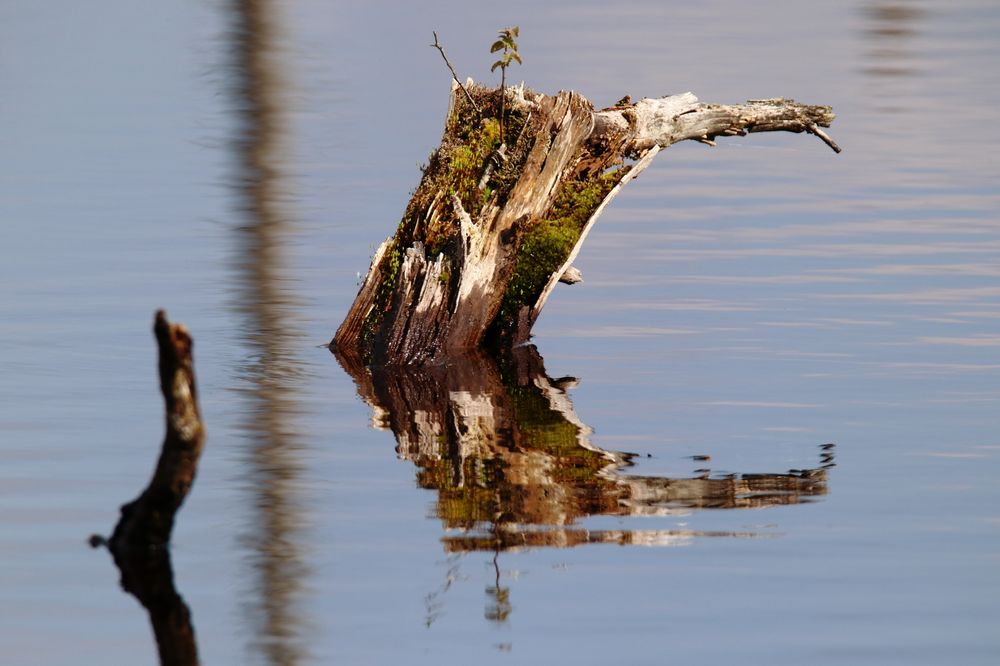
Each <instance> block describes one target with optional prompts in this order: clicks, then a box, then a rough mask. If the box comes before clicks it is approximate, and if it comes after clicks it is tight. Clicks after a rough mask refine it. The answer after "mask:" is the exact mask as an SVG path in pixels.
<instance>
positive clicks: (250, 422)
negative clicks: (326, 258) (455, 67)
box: [231, 0, 305, 664]
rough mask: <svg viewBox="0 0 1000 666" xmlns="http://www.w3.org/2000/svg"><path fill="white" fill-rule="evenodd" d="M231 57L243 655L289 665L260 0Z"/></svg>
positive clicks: (283, 377) (274, 79) (289, 582)
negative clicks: (247, 583)
mask: <svg viewBox="0 0 1000 666" xmlns="http://www.w3.org/2000/svg"><path fill="white" fill-rule="evenodd" d="M231 7H232V52H233V61H234V67H233V69H234V85H233V90H234V95H233V105H234V113H235V115H236V116H237V118H238V121H239V128H240V129H239V133H238V135H237V137H236V140H235V142H234V148H235V153H236V157H237V164H238V172H237V180H236V183H235V189H236V191H237V205H238V207H239V211H240V214H241V216H242V218H243V221H244V222H243V224H242V225H240V227H239V228H238V229H237V232H238V245H237V257H236V262H235V263H236V268H237V276H238V283H239V290H238V296H237V302H236V304H235V307H236V309H237V310H238V311H239V312H240V313H241V314H242V315H243V321H244V322H245V326H246V328H245V344H247V345H249V351H248V353H247V355H246V357H245V361H244V364H243V366H242V367H241V369H240V372H241V375H242V376H241V377H240V380H241V382H240V384H241V386H242V387H243V389H244V390H245V391H246V395H245V400H246V408H245V413H246V415H247V416H246V419H245V421H244V424H243V427H244V428H245V430H246V436H247V440H248V443H249V445H250V446H249V449H248V458H247V459H248V462H249V466H248V467H249V471H250V475H249V479H247V484H248V485H247V487H248V489H249V490H250V491H251V492H252V493H253V498H252V505H253V509H254V524H253V525H252V527H251V528H250V529H248V530H247V533H245V534H244V544H243V545H244V546H245V547H247V548H249V550H250V553H251V555H250V561H251V563H252V567H253V580H254V589H253V593H252V598H251V600H250V601H249V602H248V603H247V607H248V608H247V610H248V611H249V613H250V616H251V626H252V629H251V632H250V633H251V635H252V636H253V639H252V644H251V645H250V649H251V650H252V651H253V652H255V653H258V658H260V659H262V660H263V661H264V662H266V663H269V664H295V663H297V662H299V661H300V660H301V659H302V657H303V656H304V654H303V648H302V646H301V636H300V633H301V619H300V618H299V617H298V615H297V612H296V602H297V597H298V595H299V593H300V590H301V581H302V578H303V575H304V573H305V572H304V570H303V569H304V567H303V564H302V557H301V554H300V545H299V532H300V530H301V524H300V519H299V516H300V507H299V505H298V501H297V499H296V488H297V485H298V479H299V477H300V476H301V473H302V465H301V460H300V457H299V453H298V448H299V444H298V441H297V440H298V438H297V435H296V433H295V431H294V430H293V428H292V426H291V424H292V422H293V421H294V418H295V416H296V414H297V411H298V409H297V397H296V391H295V388H294V387H295V386H296V382H297V379H296V378H297V377H298V376H299V375H300V374H301V373H300V372H299V367H298V363H297V361H296V359H295V358H294V354H293V351H292V350H293V349H294V347H295V345H294V341H293V338H294V337H295V335H294V331H293V330H292V328H291V326H292V324H291V321H290V319H291V315H292V314H293V309H294V306H295V304H294V302H293V301H292V300H291V299H290V298H289V296H288V294H287V291H286V290H285V289H284V288H283V284H282V280H283V271H284V263H285V262H284V256H283V253H282V249H283V245H284V240H285V238H286V237H287V235H288V233H289V230H288V224H287V215H286V214H285V213H284V212H283V211H282V206H281V204H282V200H283V199H287V194H286V191H285V190H284V183H283V182H282V173H281V164H282V145H281V138H282V134H283V130H284V128H283V122H282V120H283V119H282V112H283V109H282V106H281V103H282V99H283V95H282V92H283V86H282V84H283V80H282V75H281V71H280V66H279V65H280V63H279V62H278V60H277V58H276V57H275V55H274V50H275V46H276V32H277V28H276V26H277V23H276V18H277V17H276V13H277V12H276V11H275V10H274V7H273V5H272V3H271V2H269V1H268V0H234V2H233V3H232V5H231Z"/></svg>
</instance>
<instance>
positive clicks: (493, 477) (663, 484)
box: [338, 346, 833, 608]
mask: <svg viewBox="0 0 1000 666" xmlns="http://www.w3.org/2000/svg"><path fill="white" fill-rule="evenodd" d="M338 358H339V360H340V361H341V363H342V364H343V365H344V367H345V368H346V369H347V370H348V372H349V373H350V374H351V375H352V376H353V377H354V379H355V381H356V382H357V384H358V390H359V393H360V394H361V396H362V397H363V398H364V399H365V400H366V401H367V402H368V403H369V404H370V405H372V407H373V409H374V411H375V417H374V418H375V421H376V423H375V424H376V426H379V427H386V428H389V429H391V430H392V431H393V433H394V434H395V436H396V441H397V443H398V446H397V448H396V451H397V453H398V454H399V456H400V457H401V458H404V459H406V460H411V461H412V462H413V463H414V464H415V465H416V466H417V468H418V471H417V482H418V483H419V485H420V486H421V487H422V488H427V489H433V490H436V491H437V493H438V501H437V507H436V511H437V515H438V517H439V518H440V519H441V520H442V522H443V523H444V526H445V528H446V530H447V532H446V535H445V536H444V538H443V542H444V545H445V549H446V550H447V551H448V552H463V551H477V550H485V551H489V550H494V551H503V550H508V549H514V548H522V547H539V546H553V547H568V546H576V545H581V544H586V543H617V544H641V545H671V544H676V543H679V542H686V541H688V540H690V539H691V538H692V537H695V536H730V537H754V536H758V535H756V534H755V533H752V532H745V533H744V532H695V531H689V530H588V529H584V528H581V527H576V526H575V524H576V523H577V522H578V521H580V520H581V519H583V518H586V517H588V516H597V515H614V516H657V515H670V514H673V513H677V512H678V510H690V509H694V508H717V509H733V508H751V507H763V506H771V505H778V504H795V503H799V502H804V501H807V500H808V499H809V498H810V497H814V496H817V495H823V494H825V493H826V490H827V485H826V484H827V468H828V467H830V466H832V464H833V462H832V448H827V449H826V450H825V451H824V453H823V455H822V456H821V458H820V461H819V465H818V466H817V467H816V468H814V469H805V470H791V471H788V472H784V473H767V474H727V475H725V476H713V475H712V474H711V473H710V472H709V471H708V470H704V472H703V473H702V474H701V475H700V476H696V477H693V478H664V477H655V476H636V475H630V474H626V473H625V470H626V469H627V468H628V467H629V466H631V465H632V462H631V461H632V458H633V457H634V456H633V455H631V454H627V453H620V452H616V451H607V450H604V449H602V448H600V447H598V446H596V445H594V444H593V443H591V442H590V432H591V431H590V428H588V427H587V426H586V425H585V424H584V423H583V422H582V421H580V419H579V418H578V417H577V415H576V412H575V411H574V409H573V405H572V403H571V401H570V399H569V396H568V395H567V390H568V388H569V387H571V386H572V385H573V384H574V381H575V380H574V379H573V378H571V377H565V378H560V379H553V378H550V377H548V376H547V375H546V374H545V369H544V367H543V365H542V358H541V357H540V356H539V355H538V353H537V351H536V350H535V348H534V347H533V346H523V347H519V348H517V349H516V350H514V352H513V353H512V354H511V355H509V356H505V357H503V358H501V359H499V360H496V359H493V358H491V357H489V356H486V355H482V354H470V355H469V356H467V357H464V358H462V359H460V360H458V361H456V362H453V363H451V364H448V365H440V366H433V367H425V368H421V369H419V370H412V371H405V370H404V371H399V370H387V369H378V368H372V369H368V370H366V369H365V368H363V367H362V366H360V365H358V364H356V363H355V362H354V361H353V359H351V358H350V357H345V356H338ZM827 446H828V447H829V445H827ZM496 596H497V607H498V608H500V607H501V606H502V605H503V603H505V602H502V601H501V599H500V587H499V584H498V585H497V595H496Z"/></svg>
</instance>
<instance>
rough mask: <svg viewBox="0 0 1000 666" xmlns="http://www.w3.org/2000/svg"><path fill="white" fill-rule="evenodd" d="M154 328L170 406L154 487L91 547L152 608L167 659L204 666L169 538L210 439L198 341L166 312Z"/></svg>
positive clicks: (167, 661)
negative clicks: (197, 364)
mask: <svg viewBox="0 0 1000 666" xmlns="http://www.w3.org/2000/svg"><path fill="white" fill-rule="evenodd" d="M153 331H154V333H155V335H156V342H157V345H158V347H159V373H160V389H161V391H162V392H163V399H164V402H165V412H166V434H165V436H164V438H163V446H162V448H161V451H160V458H159V461H158V462H157V465H156V470H155V471H154V473H153V478H152V479H151V480H150V481H149V485H147V486H146V489H145V490H143V492H142V493H141V494H140V495H139V497H137V498H136V499H135V500H133V501H131V502H129V503H128V504H125V505H124V506H122V508H121V518H120V519H119V521H118V524H117V525H116V526H115V530H114V532H113V533H112V535H111V538H110V539H107V540H105V539H103V538H102V537H99V536H94V537H91V545H93V546H95V547H96V546H99V545H106V546H107V547H108V549H109V550H110V551H111V554H112V556H113V557H114V560H115V564H116V565H117V567H118V569H119V571H120V572H121V585H122V588H123V589H124V590H125V591H126V592H129V593H130V594H132V595H134V596H135V597H136V599H138V600H139V602H140V603H141V604H142V605H143V606H144V607H145V608H146V610H147V611H148V612H149V619H150V624H152V627H153V633H154V635H155V637H156V644H157V648H158V650H159V654H160V663H161V664H171V665H184V666H190V665H195V664H198V663H199V661H198V649H197V643H196V641H195V634H194V626H193V625H192V623H191V612H190V610H189V609H188V606H187V604H186V603H184V599H183V598H182V597H181V596H180V594H179V593H178V592H177V590H176V588H175V587H174V577H173V568H172V566H171V562H170V550H169V549H168V548H167V544H168V543H169V541H170V534H171V532H172V530H173V526H174V517H175V515H176V513H177V511H178V509H180V507H181V504H182V503H183V502H184V499H185V497H187V494H188V492H189V491H190V489H191V485H192V483H193V482H194V477H195V473H196V471H197V467H198V458H199V456H200V455H201V451H202V447H203V445H204V439H205V429H204V426H203V425H202V421H201V415H200V412H199V410H198V391H197V388H196V385H195V376H194V362H193V359H192V355H191V350H192V340H191V336H190V334H189V333H188V331H187V329H186V328H185V327H184V326H183V325H182V324H171V323H170V322H169V321H167V315H166V313H165V312H163V311H162V310H160V311H158V312H157V313H156V318H155V322H154V325H153Z"/></svg>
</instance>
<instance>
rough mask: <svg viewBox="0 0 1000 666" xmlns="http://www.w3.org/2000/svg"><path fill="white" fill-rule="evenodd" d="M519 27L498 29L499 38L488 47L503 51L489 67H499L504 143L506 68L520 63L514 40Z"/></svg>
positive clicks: (492, 49)
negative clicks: (511, 64)
mask: <svg viewBox="0 0 1000 666" xmlns="http://www.w3.org/2000/svg"><path fill="white" fill-rule="evenodd" d="M520 31H521V30H520V28H518V27H517V26H516V25H515V26H512V27H510V28H504V29H503V30H500V31H499V32H498V33H497V35H498V36H499V39H497V41H495V42H493V46H491V47H490V53H496V52H497V51H503V55H501V56H500V59H499V60H497V61H496V62H495V63H493V66H492V67H490V71H491V72H495V71H496V69H497V67H499V68H500V143H501V144H503V143H504V122H503V121H504V110H505V108H504V107H505V100H506V97H507V95H506V89H507V68H508V67H510V63H512V62H514V61H517V64H519V65H520V64H522V63H521V55H520V54H519V53H518V52H517V42H515V41H514V39H515V38H517V37H518V36H519V35H520Z"/></svg>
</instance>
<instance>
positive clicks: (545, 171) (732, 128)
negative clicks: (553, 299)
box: [330, 81, 840, 365]
mask: <svg viewBox="0 0 1000 666" xmlns="http://www.w3.org/2000/svg"><path fill="white" fill-rule="evenodd" d="M466 95H468V96H466ZM504 95H505V104H504V105H503V107H504V108H505V111H504V122H503V123H502V124H501V123H500V122H499V114H500V109H501V103H500V91H499V90H498V89H493V88H486V87H481V86H476V85H474V84H473V83H472V82H471V81H469V82H467V84H466V86H465V90H461V91H460V89H459V86H458V85H457V84H456V85H453V86H452V95H451V103H450V105H449V109H448V117H447V121H446V123H445V131H444V134H443V136H442V138H441V144H440V146H439V147H438V149H437V150H435V151H434V153H433V154H432V155H431V156H430V159H429V162H428V164H427V166H426V167H424V168H423V178H422V180H421V182H420V185H419V186H418V187H417V190H416V192H415V193H414V194H413V197H412V198H411V199H410V203H409V205H408V206H407V208H406V212H405V213H404V215H403V219H402V221H401V222H400V224H399V227H398V228H397V229H396V233H395V235H394V236H393V237H391V238H389V239H387V240H386V241H385V242H383V243H382V245H381V246H379V248H378V250H377V251H376V252H375V256H374V258H373V259H372V263H371V267H370V268H369V270H368V274H367V276H366V277H365V280H364V282H363V283H362V285H361V288H360V290H359V291H358V295H357V297H356V298H355V301H354V304H353V305H352V306H351V309H350V311H349V312H348V313H347V316H346V318H345V319H344V322H343V323H342V324H341V326H340V328H339V329H338V330H337V333H336V335H335V336H334V339H333V341H332V342H331V343H330V346H331V348H332V349H336V350H337V351H338V352H339V353H340V354H342V355H345V356H352V357H356V358H357V359H358V360H360V361H362V362H364V363H371V364H379V365H404V364H415V363H423V362H427V361H431V360H435V359H437V360H440V359H442V358H443V357H445V356H447V355H449V354H452V353H455V352H457V351H461V350H469V349H475V348H477V347H483V346H498V347H507V348H509V347H513V346H516V345H518V344H521V343H523V342H525V341H527V340H528V338H529V336H530V332H531V328H532V326H533V325H534V323H535V321H536V320H537V319H538V316H539V314H540V312H541V310H542V307H543V306H544V305H545V302H546V300H547V299H548V297H549V294H550V293H551V292H552V289H553V288H554V287H555V285H556V284H557V283H558V282H559V281H560V279H561V278H564V276H565V279H564V280H563V281H564V282H568V283H573V282H577V281H579V272H578V271H576V270H575V269H572V266H571V264H572V262H573V260H574V259H575V258H576V256H577V254H578V253H579V251H580V248H581V247H582V245H583V242H584V240H586V237H587V234H588V232H589V231H590V229H591V227H592V226H593V224H594V223H595V222H596V220H597V218H598V217H599V216H600V214H601V213H602V212H603V210H604V208H605V207H606V206H607V204H608V203H609V202H610V201H611V200H612V199H613V198H614V197H615V196H617V194H618V192H619V191H621V188H622V187H624V185H625V184H627V183H628V182H629V181H630V180H631V179H633V178H635V177H636V176H637V175H638V174H639V173H640V172H641V171H642V170H643V169H645V168H646V166H648V165H649V163H650V162H651V161H652V159H653V157H655V155H656V154H657V152H658V151H660V150H661V149H663V148H666V147H667V146H669V145H671V144H674V143H677V142H679V141H684V140H688V139H691V140H695V141H700V142H702V143H707V144H711V145H714V144H713V140H714V139H715V138H716V137H718V136H735V135H743V134H747V133H749V132H767V131H789V132H809V133H812V134H815V135H816V136H818V137H820V138H821V139H822V140H823V141H824V142H825V143H827V145H829V146H830V147H831V148H833V149H834V150H835V151H837V152H839V151H840V148H839V147H837V145H836V144H835V143H833V141H832V140H831V139H830V138H829V137H828V136H827V135H826V134H825V133H824V132H823V131H822V130H821V129H820V128H821V127H829V125H830V123H831V122H832V121H833V118H834V114H833V111H832V109H831V108H830V107H828V106H811V105H805V104H799V103H797V102H794V101H792V100H786V99H767V100H751V101H748V102H747V103H746V104H739V105H720V104H703V103H701V102H699V101H698V99H697V98H696V97H695V96H694V95H693V94H691V93H684V94H681V95H672V96H667V97H661V98H657V99H642V100H640V101H638V102H635V103H632V102H631V101H630V100H629V99H628V98H625V99H623V100H622V101H621V102H620V103H619V104H617V105H615V106H613V107H609V108H606V109H602V110H600V111H595V110H594V108H593V105H592V104H591V103H590V102H589V101H587V99H586V98H584V97H582V96H581V95H579V94H577V93H575V92H567V91H563V92H560V93H558V94H557V95H555V96H550V95H543V94H539V93H535V92H532V91H530V90H527V89H525V88H524V86H523V85H522V86H520V87H514V88H507V89H506V90H505V91H504ZM473 102H474V103H473ZM501 127H502V128H503V130H502V131H503V136H501Z"/></svg>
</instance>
